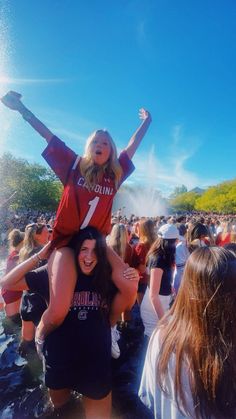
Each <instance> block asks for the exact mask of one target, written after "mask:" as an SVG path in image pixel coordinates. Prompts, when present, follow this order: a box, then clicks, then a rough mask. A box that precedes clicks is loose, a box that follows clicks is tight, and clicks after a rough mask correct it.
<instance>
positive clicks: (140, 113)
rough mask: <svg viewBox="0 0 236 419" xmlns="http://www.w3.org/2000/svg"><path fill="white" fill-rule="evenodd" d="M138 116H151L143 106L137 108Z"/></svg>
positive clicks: (143, 117)
mask: <svg viewBox="0 0 236 419" xmlns="http://www.w3.org/2000/svg"><path fill="white" fill-rule="evenodd" d="M139 118H140V119H143V120H145V119H148V118H151V115H150V112H148V111H147V110H146V109H144V108H141V109H139Z"/></svg>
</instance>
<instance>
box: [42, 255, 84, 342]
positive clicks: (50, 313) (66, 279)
mask: <svg viewBox="0 0 236 419" xmlns="http://www.w3.org/2000/svg"><path fill="white" fill-rule="evenodd" d="M48 273H49V286H50V302H49V306H48V308H47V310H46V311H45V312H44V314H43V316H42V318H41V321H40V323H39V326H38V328H37V338H39V339H44V338H45V337H46V336H47V335H48V334H49V333H50V332H52V331H53V330H54V329H55V328H57V327H58V326H59V325H60V324H61V323H62V322H63V321H64V318H65V317H66V315H67V313H68V311H69V308H70V303H71V299H72V296H73V292H74V287H75V283H76V279H77V272H76V266H75V260H74V252H73V250H72V249H70V248H68V247H63V248H61V249H58V250H55V251H54V252H53V253H52V255H51V256H50V259H49V261H48Z"/></svg>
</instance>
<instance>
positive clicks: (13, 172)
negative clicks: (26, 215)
mask: <svg viewBox="0 0 236 419" xmlns="http://www.w3.org/2000/svg"><path fill="white" fill-rule="evenodd" d="M0 178H1V186H0V201H4V200H6V199H7V198H8V197H9V196H10V195H11V194H13V193H14V192H16V194H15V195H14V197H13V200H12V202H10V203H11V204H12V206H13V207H14V208H15V209H17V208H25V207H29V208H32V209H40V210H52V211H54V210H55V209H56V207H57V205H58V202H59V199H60V196H61V192H62V185H61V183H60V181H59V180H58V179H57V178H56V176H55V174H54V173H53V172H52V171H51V170H50V169H48V168H46V167H44V166H42V165H40V164H30V163H28V161H27V160H24V159H20V158H16V157H14V156H12V155H11V154H9V153H6V154H4V155H3V156H2V157H0Z"/></svg>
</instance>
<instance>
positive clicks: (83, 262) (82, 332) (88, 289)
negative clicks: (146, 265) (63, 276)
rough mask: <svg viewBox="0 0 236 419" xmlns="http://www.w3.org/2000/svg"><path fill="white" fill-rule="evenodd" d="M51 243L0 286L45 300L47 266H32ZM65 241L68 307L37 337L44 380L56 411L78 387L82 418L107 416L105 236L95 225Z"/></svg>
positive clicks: (111, 287) (111, 289)
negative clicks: (69, 258)
mask: <svg viewBox="0 0 236 419" xmlns="http://www.w3.org/2000/svg"><path fill="white" fill-rule="evenodd" d="M49 246H50V244H49V245H46V246H45V247H44V248H43V249H41V250H40V251H39V252H38V253H36V254H34V255H33V256H31V257H30V258H29V259H27V260H26V261H25V262H23V263H21V264H20V265H18V266H17V267H16V268H15V269H13V270H12V271H11V272H9V273H8V274H7V275H5V277H3V278H2V279H1V280H0V285H2V286H4V287H7V288H9V289H13V290H19V289H21V290H24V289H28V290H31V291H34V292H37V293H39V294H41V295H42V296H43V297H44V298H45V300H46V301H47V302H48V300H49V298H50V297H49V279H48V271H47V267H46V266H41V267H40V268H38V269H35V268H36V266H37V265H38V264H39V262H40V261H42V260H44V259H45V258H46V256H47V254H48V250H49ZM69 246H70V247H71V249H72V251H73V254H74V261H75V264H76V271H77V281H76V285H75V289H74V291H73V294H72V298H71V304H70V308H69V311H68V314H67V316H66V318H65V319H64V321H63V323H62V324H61V325H60V326H59V327H58V328H57V329H55V330H54V331H52V332H51V333H50V334H48V336H47V337H46V339H45V342H44V343H42V342H38V345H39V346H40V345H41V347H40V350H42V351H43V354H44V356H45V369H46V372H45V384H46V386H47V387H48V388H49V392H50V397H51V400H52V402H53V405H54V407H55V409H56V412H55V413H57V414H58V415H59V414H60V412H62V411H63V409H64V408H65V406H66V405H67V403H68V402H69V400H70V396H71V392H72V390H76V391H78V392H79V393H80V394H82V395H83V401H84V408H85V416H86V418H87V419H90V418H91V419H94V418H96V419H105V418H109V417H110V415H111V332H110V323H109V311H110V309H111V303H112V299H113V298H114V295H115V293H116V286H115V284H114V283H113V282H112V279H111V267H110V265H109V262H108V259H107V253H106V244H105V238H104V236H102V235H101V233H99V232H98V230H97V229H95V228H94V227H86V228H85V229H83V230H81V231H80V232H79V233H77V234H76V235H75V236H74V237H73V238H72V240H71V242H70V244H69ZM33 269H35V270H33ZM29 271H30V272H29ZM125 273H126V276H127V278H129V279H130V280H134V279H137V276H138V274H137V271H136V270H135V269H132V268H128V269H126V271H125Z"/></svg>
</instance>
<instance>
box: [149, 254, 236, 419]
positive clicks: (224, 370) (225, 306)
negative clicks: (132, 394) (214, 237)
mask: <svg viewBox="0 0 236 419" xmlns="http://www.w3.org/2000/svg"><path fill="white" fill-rule="evenodd" d="M235 302H236V258H235V256H234V254H233V253H232V252H230V251H228V250H225V249H223V248H218V247H210V248H208V247H204V248H203V247H202V248H199V249H197V250H195V251H194V252H193V253H192V254H191V255H190V257H189V259H188V261H187V264H186V267H185V271H184V275H183V279H182V282H181V286H180V289H179V292H178V296H177V298H176V300H175V303H174V305H173V306H172V308H171V309H170V311H169V313H168V314H167V315H166V316H165V317H164V318H163V319H162V321H161V322H160V328H161V350H160V354H159V358H158V362H157V381H158V383H159V385H160V387H161V389H162V391H165V389H164V384H163V383H164V378H165V376H166V374H167V370H168V363H169V360H170V357H171V355H172V354H174V355H175V373H174V386H175V394H176V402H177V404H178V407H179V402H181V405H182V406H183V408H184V409H185V410H186V411H187V409H188V408H187V401H186V398H185V394H184V389H183V387H182V378H181V371H182V367H183V365H184V364H186V365H187V369H188V371H189V384H190V389H191V393H192V398H193V404H194V406H195V414H196V417H204V418H206V417H210V416H211V415H212V416H214V417H216V418H223V417H224V418H226V417H227V419H229V418H235V412H236V310H235ZM179 409H180V407H179Z"/></svg>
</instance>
